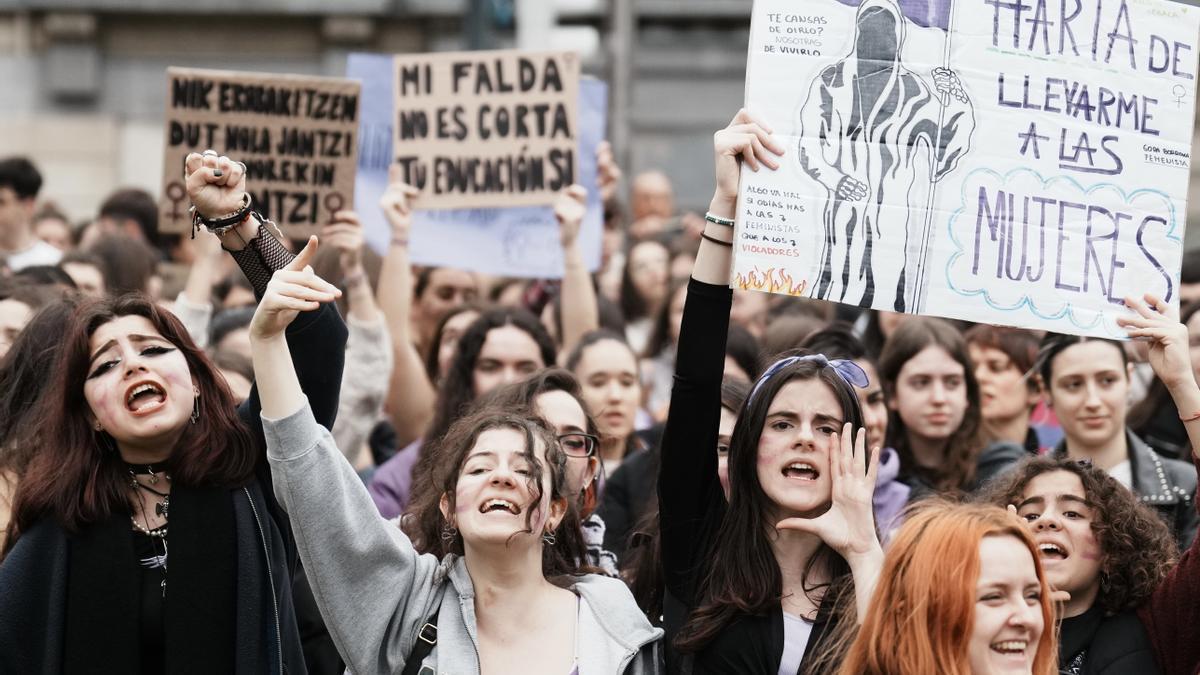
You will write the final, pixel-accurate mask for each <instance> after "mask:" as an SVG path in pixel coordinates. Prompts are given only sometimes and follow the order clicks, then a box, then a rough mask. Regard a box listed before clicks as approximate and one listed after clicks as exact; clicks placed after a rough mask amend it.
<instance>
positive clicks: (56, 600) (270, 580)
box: [0, 228, 346, 675]
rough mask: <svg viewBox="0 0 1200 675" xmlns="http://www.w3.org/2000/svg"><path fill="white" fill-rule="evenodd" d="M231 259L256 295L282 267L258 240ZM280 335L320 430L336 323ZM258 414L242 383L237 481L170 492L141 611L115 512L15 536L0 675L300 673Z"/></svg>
mask: <svg viewBox="0 0 1200 675" xmlns="http://www.w3.org/2000/svg"><path fill="white" fill-rule="evenodd" d="M263 231H264V232H265V231H266V230H265V228H264V230H263ZM234 258H235V259H237V261H238V264H239V265H240V266H241V267H242V270H243V271H244V272H245V273H246V276H247V277H248V278H250V279H251V281H252V282H253V284H254V287H255V292H256V295H257V296H258V297H259V298H261V297H262V293H263V291H264V289H265V287H266V282H267V281H268V280H269V279H270V276H271V271H272V270H275V269H279V268H280V267H282V265H283V264H286V263H287V262H288V261H289V260H290V259H291V258H290V254H287V253H286V250H285V249H283V248H282V246H279V245H278V242H277V241H276V240H275V239H274V238H273V237H262V236H260V237H257V238H256V239H255V240H254V241H253V242H252V245H251V246H250V247H247V249H246V250H244V251H242V252H239V253H238V254H235V255H234ZM286 337H287V343H288V347H289V349H290V350H291V355H292V362H293V364H294V365H295V368H296V374H297V378H298V379H299V381H300V385H301V388H302V389H303V390H304V392H305V394H306V395H307V396H308V399H309V403H310V405H311V407H312V411H313V415H314V416H315V417H316V419H317V421H318V422H320V423H321V424H322V425H324V426H325V427H326V428H330V427H332V426H333V422H334V419H335V416H336V412H337V402H338V397H339V390H340V386H341V378H342V365H343V360H344V355H345V345H346V326H345V324H344V323H343V322H342V320H341V318H340V317H339V316H338V313H337V309H336V307H334V306H333V305H324V306H322V307H321V308H320V309H318V310H316V311H313V312H306V313H302V314H301V315H300V316H299V317H297V318H296V320H295V321H293V322H292V324H291V325H290V326H288V328H287V331H286ZM260 410H261V405H260V403H259V398H258V389H257V386H255V387H254V388H253V389H252V390H251V394H250V397H249V398H248V399H247V400H246V401H245V402H244V403H243V404H242V405H241V406H239V408H238V411H237V412H238V416H239V417H240V418H241V420H242V421H243V422H244V423H245V424H246V425H247V427H248V428H249V430H250V431H251V434H252V435H253V437H254V438H255V439H256V443H257V445H256V447H257V448H258V449H259V450H260V455H259V457H258V465H257V466H256V468H255V473H254V476H253V477H252V479H251V480H250V481H249V482H248V483H247V484H245V485H242V486H235V487H232V488H230V487H194V486H188V485H183V484H177V485H173V486H172V489H171V523H170V528H171V531H170V538H169V542H168V546H169V547H170V558H169V560H170V574H171V582H170V597H169V602H159V603H154V602H153V598H152V597H151V595H152V593H151V589H150V581H151V580H153V585H154V587H155V590H156V591H157V592H158V593H159V594H160V598H159V599H160V600H161V586H159V582H160V581H161V575H159V572H160V570H147V569H145V568H143V567H142V566H141V565H140V564H139V562H138V561H139V560H140V559H141V558H143V557H145V556H144V555H140V554H138V553H137V552H136V551H137V543H136V538H135V535H134V534H133V532H132V530H131V523H130V520H129V516H130V514H129V512H128V511H125V512H123V513H113V514H112V516H111V517H110V518H108V519H106V520H101V521H98V522H95V523H92V524H90V525H88V526H87V527H84V528H81V530H80V531H79V532H75V533H67V532H65V531H64V530H63V529H62V528H61V527H60V526H59V525H58V523H57V522H56V521H55V520H54V519H53V518H51V517H48V518H44V519H42V520H41V521H39V522H38V523H37V524H36V525H35V526H34V527H33V528H31V529H30V530H29V531H28V532H26V533H23V534H22V536H21V538H20V539H19V540H18V541H17V542H16V544H15V545H14V547H13V549H12V550H11V551H10V552H9V555H8V556H7V557H6V558H5V559H4V563H3V565H0V598H4V602H0V672H3V673H8V672H13V673H18V672H19V673H46V674H47V675H48V674H50V673H59V672H70V673H92V672H95V673H110V672H122V673H148V672H167V673H173V674H174V673H185V672H229V673H283V672H285V671H286V672H288V673H291V674H292V675H296V674H297V673H304V672H305V662H304V658H303V654H302V651H301V644H300V634H299V630H298V628H297V619H296V610H295V608H294V606H293V602H292V599H293V589H292V574H293V571H294V569H295V566H296V561H297V556H296V551H295V542H294V540H293V539H292V534H291V528H290V525H289V523H288V518H287V515H286V513H284V511H283V509H282V508H281V507H280V506H279V504H278V502H277V501H276V500H275V497H274V493H273V490H272V489H271V480H270V467H269V465H268V463H267V460H266V452H265V448H266V442H265V439H264V436H263V430H262V423H261V420H260V418H259V412H260ZM156 575H157V576H156ZM156 612H161V615H162V618H161V620H160V621H159V622H158V625H159V626H160V628H161V640H162V644H163V650H162V651H163V654H164V656H165V657H166V658H160V657H158V656H157V655H154V654H151V655H146V654H145V652H144V651H143V644H142V643H143V640H146V639H148V640H150V641H151V642H152V641H154V640H156V639H158V638H157V637H155V635H152V634H151V633H152V631H148V627H149V623H152V621H151V620H150V619H149V617H150V616H151V615H152V614H154V613H156ZM139 617H141V618H139ZM145 647H146V649H147V650H151V652H153V649H154V648H153V646H152V645H149V644H147V645H145ZM160 663H165V665H162V666H159V668H160V670H158V671H156V670H155V666H156V665H157V664H160Z"/></svg>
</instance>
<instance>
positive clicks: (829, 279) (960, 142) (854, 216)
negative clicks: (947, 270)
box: [800, 0, 975, 311]
mask: <svg viewBox="0 0 1200 675" xmlns="http://www.w3.org/2000/svg"><path fill="white" fill-rule="evenodd" d="M906 22H907V20H906V19H905V16H904V14H903V13H902V12H901V9H900V7H899V6H898V5H897V4H896V3H895V2H894V1H893V0H865V1H864V2H863V3H862V4H861V5H859V9H858V16H857V18H856V20H855V37H854V46H853V48H852V49H851V51H850V53H849V54H848V55H847V56H846V57H845V58H844V59H842V60H840V61H838V62H837V63H835V64H832V65H830V66H828V67H827V68H825V69H824V70H822V71H821V73H820V74H819V75H818V76H817V78H816V79H815V80H814V81H813V83H812V85H811V88H810V89H809V93H808V98H807V99H806V101H805V102H804V104H803V106H802V107H801V109H800V118H801V119H800V127H801V139H800V163H801V167H802V168H803V169H804V171H805V173H807V174H808V175H809V176H811V177H812V178H814V179H815V180H816V181H817V182H819V183H820V184H821V185H822V186H824V188H825V191H826V201H825V210H824V214H823V224H824V240H823V243H822V247H821V257H820V261H821V262H820V265H821V267H820V269H819V270H818V271H817V275H816V280H817V283H816V289H815V297H819V298H823V299H827V300H835V301H838V302H845V303H850V304H856V305H860V306H863V307H876V308H880V309H894V310H896V311H904V310H905V309H906V308H907V309H909V311H912V310H913V300H914V298H915V294H916V293H919V292H920V289H919V288H917V287H916V283H915V281H914V279H915V277H916V276H917V273H918V269H917V267H918V265H919V264H920V263H919V262H918V261H919V260H921V249H922V247H923V246H924V244H925V242H924V241H923V240H924V237H922V228H923V227H926V222H927V221H926V210H927V204H928V201H929V196H928V191H929V190H932V189H933V184H934V183H936V182H937V181H939V180H941V179H942V178H943V177H944V176H945V175H946V174H948V173H949V172H951V171H953V170H954V168H955V167H956V166H957V164H958V162H959V160H960V159H961V158H962V157H963V155H965V154H966V153H967V151H968V150H969V149H970V142H971V134H972V132H973V131H974V129H975V119H974V115H973V111H972V107H971V102H970V100H969V99H968V98H967V95H966V92H965V91H964V90H963V88H962V85H961V83H960V82H959V79H958V76H957V75H955V74H954V72H953V71H951V70H950V69H948V68H944V67H937V68H934V69H933V71H932V75H933V87H932V89H931V88H930V86H929V85H928V84H927V83H926V81H925V80H924V79H923V78H922V77H921V76H920V75H918V74H917V73H916V72H914V71H913V70H911V69H909V68H908V67H906V66H905V64H904V63H903V62H902V60H901V52H902V49H903V46H904V37H905V28H906V26H905V24H906ZM947 39H949V38H948V36H947ZM914 188H915V189H914Z"/></svg>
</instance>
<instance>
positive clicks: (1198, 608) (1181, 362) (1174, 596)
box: [1117, 294, 1200, 674]
mask: <svg viewBox="0 0 1200 675" xmlns="http://www.w3.org/2000/svg"><path fill="white" fill-rule="evenodd" d="M1125 304H1126V305H1127V306H1128V307H1129V308H1130V309H1132V310H1133V311H1134V314H1133V315H1131V316H1129V317H1120V318H1118V319H1117V322H1118V323H1119V324H1121V325H1122V326H1124V327H1125V328H1127V329H1128V330H1129V336H1130V337H1133V338H1147V339H1149V340H1150V349H1149V361H1150V366H1151V367H1152V368H1153V369H1154V374H1155V375H1157V376H1158V378H1159V379H1160V380H1162V382H1163V384H1164V385H1166V387H1167V391H1168V392H1169V393H1170V394H1171V398H1172V399H1174V401H1175V405H1176V408H1177V409H1178V410H1179V414H1180V416H1181V417H1182V418H1183V420H1184V426H1185V427H1186V428H1187V433H1188V440H1189V441H1190V442H1191V446H1192V464H1193V465H1195V466H1196V467H1197V471H1198V472H1200V387H1198V386H1197V384H1196V377H1195V374H1194V371H1193V370H1192V361H1191V354H1190V348H1189V344H1188V331H1187V327H1186V326H1184V325H1183V324H1181V323H1180V322H1179V312H1178V310H1176V309H1175V308H1173V307H1171V306H1170V305H1168V304H1167V303H1165V302H1163V301H1162V300H1161V299H1159V298H1158V297H1157V296H1154V295H1151V294H1147V295H1146V296H1145V297H1144V299H1137V298H1126V300H1125ZM1192 505H1193V508H1197V507H1200V504H1197V502H1196V497H1193V504H1192ZM1138 617H1139V618H1141V620H1142V623H1144V624H1145V626H1146V632H1147V633H1148V634H1149V635H1150V641H1151V643H1152V644H1153V646H1154V657H1155V660H1156V661H1158V665H1159V666H1160V667H1161V668H1162V671H1163V672H1164V673H1169V674H1173V673H1188V674H1190V673H1194V672H1196V671H1197V668H1200V643H1197V641H1196V639H1195V627H1196V626H1198V625H1200V537H1197V538H1195V539H1193V540H1192V545H1191V546H1190V547H1189V548H1188V550H1187V551H1185V552H1184V554H1183V556H1182V557H1181V558H1180V559H1179V563H1178V564H1177V565H1176V566H1175V568H1174V569H1172V570H1171V571H1170V572H1169V573H1168V574H1167V576H1166V578H1165V579H1164V580H1163V582H1162V583H1161V584H1159V585H1158V588H1156V589H1155V590H1154V593H1152V594H1151V595H1150V599H1149V600H1147V601H1146V603H1145V604H1144V605H1143V606H1142V607H1140V608H1138Z"/></svg>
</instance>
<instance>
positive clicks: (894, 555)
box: [838, 500, 1058, 675]
mask: <svg viewBox="0 0 1200 675" xmlns="http://www.w3.org/2000/svg"><path fill="white" fill-rule="evenodd" d="M990 536H1010V537H1013V538H1015V539H1016V540H1017V541H1019V542H1021V544H1022V545H1024V546H1025V548H1027V549H1028V550H1029V555H1030V557H1031V558H1032V559H1033V564H1034V568H1035V569H1036V571H1037V577H1038V581H1039V582H1040V585H1041V597H1040V598H1039V603H1040V605H1041V614H1042V625H1043V630H1042V636H1041V639H1040V640H1039V641H1038V646H1037V651H1036V652H1035V653H1034V657H1033V669H1032V672H1033V675H1052V674H1053V673H1055V672H1057V666H1056V662H1057V660H1058V649H1057V645H1056V644H1055V642H1056V641H1055V638H1054V608H1053V606H1052V605H1051V602H1050V585H1049V584H1048V583H1047V582H1046V577H1045V574H1043V572H1042V566H1041V564H1040V563H1039V562H1038V550H1037V544H1035V543H1034V541H1033V538H1032V537H1031V536H1030V535H1029V532H1028V531H1027V530H1026V529H1025V528H1024V527H1023V526H1022V525H1021V522H1020V521H1019V520H1018V519H1017V517H1016V516H1013V515H1012V514H1009V513H1007V512H1006V511H1004V510H1003V509H1001V508H997V507H995V506H989V505H983V504H957V503H952V502H948V501H942V500H931V501H926V502H922V504H921V506H920V507H919V508H918V509H916V510H915V512H914V513H912V514H911V515H909V516H908V518H907V520H906V522H905V523H904V525H903V526H902V527H901V528H900V529H899V531H897V532H896V536H895V538H894V539H892V544H891V547H890V548H889V549H888V553H887V558H886V559H885V560H884V563H883V571H882V572H881V573H880V575H879V585H878V586H877V587H876V588H875V594H874V595H873V596H872V598H871V606H870V609H868V610H867V615H866V617H865V619H864V620H863V624H862V628H861V629H860V630H859V632H858V637H857V638H856V639H855V640H854V643H853V644H852V645H850V651H849V653H848V654H847V655H846V659H845V660H844V661H843V662H842V668H841V670H840V671H838V672H839V673H840V674H841V675H898V674H900V673H905V674H907V673H945V674H946V675H970V673H971V667H970V661H969V657H968V653H969V652H968V649H969V646H970V635H971V626H972V625H973V624H974V618H975V616H974V614H975V612H974V608H975V593H976V591H975V585H976V583H977V581H978V579H979V568H980V559H979V544H980V542H981V541H983V538H984V537H990Z"/></svg>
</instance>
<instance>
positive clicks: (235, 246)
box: [186, 152, 346, 440]
mask: <svg viewBox="0 0 1200 675" xmlns="http://www.w3.org/2000/svg"><path fill="white" fill-rule="evenodd" d="M186 173H187V177H186V184H187V190H188V196H189V197H190V198H191V201H192V205H193V206H195V208H196V211H197V212H198V213H199V214H200V215H201V216H203V217H206V218H219V217H222V216H224V215H227V214H233V213H239V212H241V211H242V210H245V215H244V216H243V218H242V219H241V220H240V221H238V222H237V223H236V224H232V225H230V226H229V227H228V228H227V229H224V230H222V231H218V232H217V236H218V237H220V239H221V246H222V247H223V248H224V249H225V250H227V251H229V253H230V255H232V256H233V259H234V261H235V262H237V264H238V267H240V268H241V270H242V273H243V274H245V275H246V278H247V279H248V280H249V281H250V285H251V286H253V288H254V295H255V297H257V298H258V299H260V300H261V299H262V298H263V296H264V294H265V293H266V290H267V284H268V283H270V281H271V277H272V275H274V273H275V272H276V271H277V270H281V269H283V268H284V267H286V266H287V265H288V263H290V262H291V261H292V259H293V258H294V257H295V256H294V255H292V253H291V252H289V251H288V250H287V249H286V248H285V247H284V246H283V243H282V242H281V241H280V240H279V239H277V238H276V236H275V235H276V234H277V233H278V230H277V229H275V230H274V231H272V228H269V227H265V226H261V225H262V221H261V220H260V218H259V216H258V215H257V214H256V213H254V211H253V210H252V209H247V208H244V205H245V204H246V203H247V202H246V201H245V197H246V176H245V169H244V167H243V166H242V165H241V164H240V163H238V162H235V161H233V160H231V159H229V158H228V157H219V156H218V155H217V154H216V153H215V152H208V153H205V154H204V155H198V154H195V153H192V154H190V155H188V157H187V160H186ZM251 206H253V205H251ZM278 234H279V236H282V234H281V233H278ZM286 334H287V340H288V344H289V345H290V347H291V352H292V355H293V357H294V358H295V366H296V372H297V376H298V378H299V380H300V384H301V385H302V386H303V388H304V392H305V393H306V394H307V395H308V400H309V405H310V406H311V407H312V410H313V415H314V416H315V417H316V419H317V422H318V423H320V424H321V425H322V426H324V427H325V428H326V429H330V428H333V423H334V420H335V419H336V418H337V406H338V396H339V392H340V390H341V385H342V364H343V360H344V357H345V351H346V325H345V323H343V322H342V318H341V316H339V315H338V312H337V308H336V307H334V306H332V305H322V306H320V307H319V308H318V309H316V310H314V311H311V312H305V313H304V314H303V315H301V316H300V317H298V318H297V319H296V320H295V321H293V322H292V323H291V324H290V325H289V326H288V327H287V331H286ZM259 407H260V406H259V392H258V385H257V383H256V384H255V385H254V387H253V388H252V389H251V391H250V396H249V397H248V398H247V399H246V401H245V402H244V403H242V405H241V406H240V407H239V409H238V414H239V416H240V417H241V418H242V420H243V421H244V422H246V424H247V426H249V427H250V429H251V430H252V431H253V432H254V433H255V435H256V436H258V437H259V440H262V438H261V434H262V426H261V424H260V423H259V421H258V413H259Z"/></svg>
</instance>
